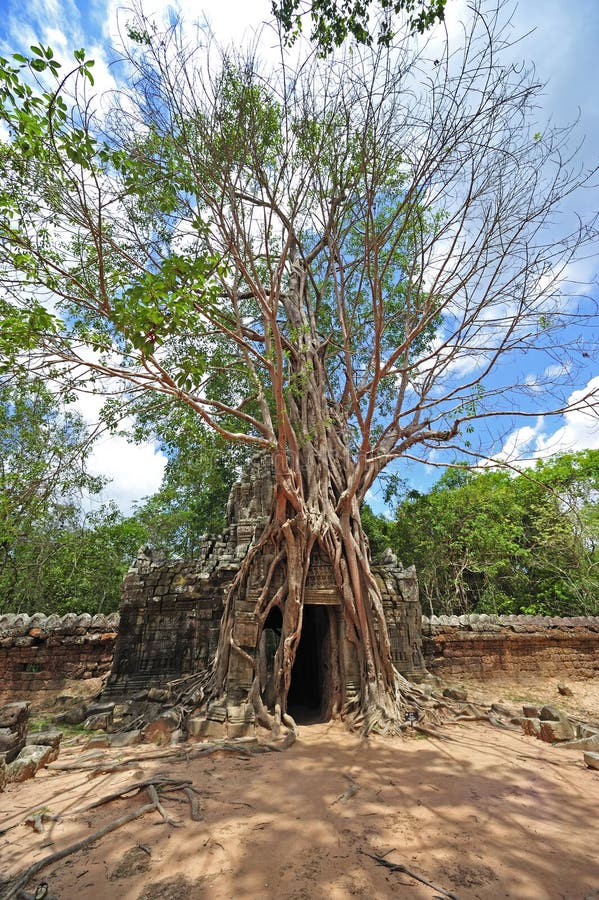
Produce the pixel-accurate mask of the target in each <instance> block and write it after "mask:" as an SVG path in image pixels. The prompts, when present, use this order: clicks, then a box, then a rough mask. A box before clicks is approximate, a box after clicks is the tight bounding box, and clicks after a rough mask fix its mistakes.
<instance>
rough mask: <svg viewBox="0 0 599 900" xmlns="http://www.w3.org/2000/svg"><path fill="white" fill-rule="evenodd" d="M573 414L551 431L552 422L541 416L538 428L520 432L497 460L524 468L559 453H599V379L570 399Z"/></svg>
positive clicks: (510, 437) (507, 442) (508, 440)
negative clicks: (594, 451) (549, 425)
mask: <svg viewBox="0 0 599 900" xmlns="http://www.w3.org/2000/svg"><path fill="white" fill-rule="evenodd" d="M568 407H570V410H569V411H568V412H566V413H565V414H564V415H563V416H560V417H559V419H558V420H557V421H558V422H560V423H561V424H559V425H558V427H555V428H554V429H553V430H548V427H547V426H548V424H549V423H550V422H552V421H555V420H552V419H547V418H544V417H543V416H539V418H538V419H537V420H536V422H535V424H534V425H524V426H521V427H520V428H516V429H515V430H514V431H512V432H511V434H510V435H508V437H507V438H506V440H505V441H504V444H503V447H502V448H501V451H500V452H499V453H498V454H496V456H495V459H498V460H501V461H502V462H509V463H511V464H513V465H517V466H520V467H523V468H526V467H527V466H531V465H533V464H534V462H535V460H537V459H548V458H549V457H551V456H555V455H556V454H559V453H575V452H577V451H579V450H599V375H598V376H595V377H594V378H591V379H590V381H589V382H588V383H587V384H586V386H585V387H583V388H580V389H579V390H576V391H573V392H572V393H571V394H570V396H569V397H568Z"/></svg>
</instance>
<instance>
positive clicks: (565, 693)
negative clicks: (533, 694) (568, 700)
mask: <svg viewBox="0 0 599 900" xmlns="http://www.w3.org/2000/svg"><path fill="white" fill-rule="evenodd" d="M557 692H558V694H561V695H562V697H573V696H574V694H573V693H572V690H571V688H569V687H568V685H567V684H558V686H557Z"/></svg>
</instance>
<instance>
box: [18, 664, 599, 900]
mask: <svg viewBox="0 0 599 900" xmlns="http://www.w3.org/2000/svg"><path fill="white" fill-rule="evenodd" d="M556 682H557V679H556V680H549V681H545V682H544V683H543V684H538V685H535V686H534V687H527V686H523V685H519V684H517V683H513V682H510V683H508V682H504V683H502V684H497V683H495V684H493V685H488V684H487V685H477V684H475V683H470V684H469V685H468V687H469V690H470V693H471V695H473V696H478V697H481V698H482V697H484V698H485V699H493V700H497V701H503V702H508V703H509V704H510V705H512V706H515V705H516V701H517V700H526V701H528V700H534V699H540V700H543V701H544V702H548V701H552V702H555V701H556V699H557V694H556V692H555V685H556ZM570 686H571V687H572V688H573V690H574V695H575V696H574V697H573V698H572V700H565V701H564V700H563V699H562V698H559V700H560V705H561V706H562V708H568V707H569V709H570V711H571V712H579V713H580V712H586V713H587V714H588V713H589V712H590V713H592V714H594V718H597V717H598V715H597V713H598V712H599V684H596V683H589V682H578V683H573V682H570ZM446 731H447V733H448V734H449V735H451V738H452V739H451V740H448V741H443V742H440V741H436V740H432V739H429V738H417V739H407V740H406V739H383V738H370V739H368V740H364V739H360V738H359V737H358V736H355V735H351V734H348V732H347V731H346V730H345V729H344V727H343V726H342V725H340V724H331V723H329V724H326V725H312V726H305V727H302V728H301V734H300V739H299V740H298V741H297V742H296V743H295V744H294V746H293V747H291V748H290V749H289V750H287V751H285V752H283V753H270V754H265V755H262V756H254V757H251V758H250V759H246V758H241V757H240V756H238V755H237V754H232V755H225V754H223V753H222V752H221V753H219V754H217V755H213V756H210V757H207V758H204V759H196V760H192V761H189V762H186V761H185V760H178V761H174V760H170V759H169V760H166V761H165V760H154V761H150V760H145V761H144V760H143V759H141V760H140V762H139V763H138V764H137V765H134V766H132V768H131V769H129V770H127V771H126V772H119V773H112V774H104V775H100V776H97V777H90V775H89V773H87V772H78V773H72V772H59V771H50V770H48V769H46V770H44V771H42V772H40V773H38V775H37V776H36V778H35V779H33V780H31V781H28V782H25V783H24V784H22V785H14V784H12V785H9V787H8V788H7V790H6V792H5V793H3V794H2V795H0V823H1V826H0V827H2V828H7V826H12V825H15V826H16V827H14V828H11V829H10V830H9V831H8V832H6V833H5V835H4V836H3V837H1V838H0V875H1V876H4V877H6V876H8V875H10V874H14V873H16V872H18V871H20V870H22V869H23V868H25V867H26V866H27V865H29V864H30V863H31V862H33V861H35V860H37V859H39V858H40V857H41V856H42V855H45V854H48V853H50V852H52V851H55V850H57V849H59V848H61V847H63V846H65V845H67V844H70V843H74V842H75V841H77V840H80V839H81V838H82V837H83V836H85V835H86V834H89V833H91V832H93V831H95V830H96V829H98V828H101V827H102V826H103V825H105V824H107V823H108V822H110V821H112V820H115V819H117V818H118V817H119V816H121V815H123V814H124V813H126V812H127V811H128V810H131V809H133V808H135V807H136V806H141V805H142V804H144V803H146V802H147V795H144V796H136V797H132V798H131V799H128V800H119V801H115V802H112V803H110V804H108V805H105V806H103V807H101V808H99V809H97V810H94V811H92V812H88V813H84V814H79V815H76V816H72V817H71V818H69V813H70V811H72V810H75V809H76V808H78V807H80V806H82V805H84V804H86V803H88V802H90V801H91V800H94V799H96V798H97V797H99V796H101V795H104V794H108V793H110V792H111V791H113V790H115V789H117V788H119V787H121V786H123V785H126V784H129V783H131V782H133V781H135V780H138V779H140V778H146V777H148V776H150V775H153V774H156V773H162V774H163V775H168V776H169V777H173V776H174V777H181V778H189V779H192V780H193V783H194V785H195V786H196V787H197V788H198V789H199V791H200V792H201V796H200V798H199V799H200V807H201V812H202V816H203V820H202V821H201V822H193V821H191V818H190V816H189V807H188V805H186V804H187V801H186V803H185V804H182V803H179V802H175V801H173V800H165V807H166V808H167V810H168V812H169V813H170V814H171V815H172V816H174V817H176V818H177V819H179V821H180V822H181V823H182V824H181V827H179V828H174V827H171V826H169V825H166V824H164V823H163V822H162V820H161V818H160V817H159V815H158V814H157V813H156V812H151V813H148V814H146V815H145V816H144V817H143V818H141V819H139V820H137V821H135V822H133V823H131V824H129V825H125V826H123V827H122V828H119V829H118V830H117V831H115V832H113V833H112V834H110V835H107V836H106V837H104V838H103V839H102V840H101V841H99V842H97V843H96V844H94V845H93V846H92V847H91V848H89V849H86V850H82V851H80V852H79V853H77V854H75V855H73V856H71V857H69V858H67V859H66V860H64V861H63V862H62V863H58V864H56V865H54V866H51V867H49V868H47V869H45V870H44V871H43V872H42V873H40V874H39V875H38V876H36V878H35V879H34V880H32V882H31V883H30V884H29V886H28V889H29V890H30V891H32V890H33V889H34V888H35V886H36V884H37V883H38V882H39V881H42V880H45V881H47V882H48V883H49V886H50V891H51V894H52V896H53V897H55V898H58V900H71V898H78V900H100V898H102V900H104V898H106V897H111V896H113V895H114V896H116V897H119V898H122V900H204V898H206V900H221V898H222V900H224V898H227V900H229V898H231V900H238V898H277V900H312V898H314V900H321V898H322V900H325V898H326V900H328V898H332V900H341V898H349V897H368V898H386V897H389V898H391V897H393V898H409V900H423V898H427V900H432V898H435V897H440V896H441V897H442V896H443V895H441V894H440V893H439V892H438V891H435V890H434V889H431V888H430V887H427V886H425V885H424V884H422V883H419V882H418V881H416V880H414V879H413V878H411V877H409V876H408V875H406V874H405V873H402V872H399V871H395V872H392V871H389V870H388V869H385V868H383V867H382V866H380V865H377V863H376V862H375V861H374V860H373V859H371V858H369V857H368V856H367V855H365V854H368V853H372V854H375V855H383V854H385V858H386V859H388V860H389V861H390V862H395V863H402V864H403V865H405V866H407V867H408V868H409V869H411V870H412V871H413V872H415V873H417V874H419V875H421V876H422V877H423V878H425V879H427V880H428V881H430V882H432V883H433V884H435V885H437V886H438V887H441V888H443V889H445V890H446V891H449V892H451V893H453V894H454V895H455V896H456V897H459V898H460V900H468V898H484V900H498V898H518V900H520V898H522V900H554V898H555V900H562V898H564V900H586V898H589V900H590V898H592V900H599V815H598V812H599V772H596V771H591V770H590V769H587V768H586V767H584V765H583V763H582V754H581V753H580V752H577V751H574V750H567V749H558V748H555V747H551V746H549V745H547V744H543V743H542V742H540V741H537V740H535V739H534V738H531V737H525V736H523V735H520V734H519V733H517V732H506V731H502V730H499V729H494V728H492V727H491V726H489V725H482V724H472V723H467V724H461V725H454V726H451V727H448V728H447V729H446ZM155 749H156V748H153V747H151V746H149V745H144V746H143V747H137V748H131V749H129V750H124V751H119V752H117V751H114V750H113V751H110V754H111V755H112V757H113V758H117V757H118V756H121V757H122V756H130V755H132V754H136V755H139V756H140V758H141V757H143V756H144V755H147V754H148V753H149V752H151V751H152V750H155ZM82 752H83V750H82V748H81V747H80V746H77V747H69V748H65V749H64V750H63V751H62V752H61V756H60V759H59V761H58V762H59V763H60V764H64V763H67V762H71V761H74V760H77V759H80V758H81V753H82ZM354 783H355V784H357V785H359V790H357V792H356V793H353V796H348V795H349V794H352V791H351V790H348V788H350V787H351V785H352V784H354ZM179 796H181V795H179ZM182 799H183V798H182ZM40 808H46V809H47V810H48V811H49V812H51V813H53V814H57V813H60V814H61V815H62V819H61V820H60V821H59V822H56V823H51V824H50V825H49V826H48V828H47V831H46V833H45V834H43V835H39V834H37V833H36V832H34V831H33V830H32V829H31V827H29V826H27V825H25V824H22V822H23V819H24V818H25V817H26V816H27V814H28V813H30V812H32V811H34V810H39V809H40Z"/></svg>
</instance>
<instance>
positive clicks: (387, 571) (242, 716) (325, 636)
mask: <svg viewBox="0 0 599 900" xmlns="http://www.w3.org/2000/svg"><path fill="white" fill-rule="evenodd" d="M272 489H273V473H272V468H271V464H270V459H269V457H267V456H260V457H257V458H255V459H254V460H253V461H252V462H251V463H250V465H249V466H248V468H247V469H246V471H245V472H244V475H243V477H242V479H241V481H239V482H238V483H237V484H235V485H234V486H233V488H232V490H231V494H230V497H229V502H228V505H227V527H226V529H225V531H224V532H223V534H222V535H219V536H208V537H206V538H205V539H204V541H203V543H202V546H201V549H200V553H199V555H198V558H197V559H195V560H192V561H182V560H166V559H165V558H164V555H163V554H161V553H160V552H157V551H152V550H150V549H148V548H142V550H140V553H139V556H138V558H137V560H136V561H135V563H134V564H133V566H132V567H131V569H130V570H129V572H128V573H127V575H126V577H125V580H124V583H123V602H122V607H121V619H120V627H119V633H118V637H117V641H116V647H115V655H114V663H113V668H112V672H111V675H110V677H109V682H108V686H107V691H108V693H112V694H130V693H132V692H134V691H137V690H140V689H142V688H146V687H147V686H149V685H150V684H160V683H164V682H165V681H168V680H171V679H175V678H178V677H181V676H183V675H186V674H190V673H193V672H197V671H201V670H205V669H207V667H208V666H209V665H210V664H211V662H212V659H213V658H214V654H215V652H216V647H217V643H218V637H219V629H220V620H221V616H222V612H223V604H224V599H225V596H226V592H227V589H228V587H229V585H230V584H231V582H232V580H233V578H234V577H235V574H236V573H237V571H238V570H239V566H240V564H241V561H242V559H243V558H244V556H245V554H246V553H247V551H248V548H249V547H250V546H251V544H252V542H253V541H255V540H256V538H257V537H258V536H259V534H260V533H261V531H262V529H263V528H264V526H265V524H266V522H267V520H268V515H269V513H270V508H271V500H272ZM266 565H267V559H264V560H262V561H261V564H259V565H258V566H256V568H255V570H253V572H252V576H251V577H252V579H253V581H252V583H251V584H250V590H249V591H248V592H247V593H246V595H245V597H244V599H243V600H239V599H238V600H236V605H235V608H234V638H235V641H236V642H237V644H239V646H240V647H242V649H243V650H245V651H247V653H248V654H249V655H250V656H253V655H254V654H255V652H256V648H257V641H258V639H259V635H258V630H259V629H258V624H257V622H256V619H255V614H254V608H255V602H254V600H255V598H256V597H257V596H258V594H259V592H260V589H261V586H262V581H263V578H264V574H265V568H266ZM373 572H374V574H375V577H376V578H377V580H378V582H379V585H380V588H381V592H382V596H383V603H384V609H385V615H386V618H387V625H388V629H389V636H390V640H391V648H392V654H393V661H394V664H395V666H396V668H397V669H398V671H399V672H400V673H401V674H402V675H405V676H406V677H407V678H416V679H417V678H420V677H421V676H422V675H424V674H425V673H426V669H425V665H424V659H423V655H422V640H421V611H420V604H419V601H418V584H417V579H416V572H415V570H414V568H413V567H411V568H409V569H403V568H402V567H401V565H400V564H399V563H398V561H397V559H396V557H395V556H394V554H393V553H392V552H391V551H390V550H387V551H386V552H385V553H384V554H383V556H382V558H381V559H380V560H379V561H378V563H377V564H376V565H374V566H373ZM341 602H342V601H341V597H340V595H339V591H338V589H337V585H336V583H335V580H334V578H333V573H332V569H331V566H330V564H329V562H328V560H325V559H323V558H322V557H321V556H320V555H319V554H318V553H314V554H313V557H312V561H311V565H310V570H309V573H308V578H307V582H306V589H305V595H304V620H303V626H302V635H301V639H300V643H299V646H298V650H297V655H296V661H295V665H294V668H293V673H292V682H291V688H290V693H289V707H290V709H291V710H292V711H293V710H294V709H296V710H302V709H306V708H308V709H312V710H313V711H314V715H315V716H317V717H320V718H321V719H322V720H326V719H328V718H329V717H330V715H331V713H332V712H333V710H332V709H331V704H330V697H331V696H332V694H333V691H332V690H331V684H330V681H331V679H333V678H338V677H339V673H335V672H333V667H332V666H331V665H330V659H331V656H332V646H331V642H332V641H333V640H336V639H337V638H336V636H337V635H338V634H339V633H341V634H343V629H342V628H341V629H340V628H339V624H340V622H341ZM274 613H275V614H274V615H272V618H271V617H270V616H269V619H268V620H267V622H266V625H265V629H264V635H263V639H264V640H266V642H267V650H268V648H269V646H271V645H272V648H273V651H272V655H274V647H276V641H277V631H278V629H279V628H280V624H281V623H280V621H278V616H280V614H279V612H278V610H274ZM342 650H343V652H342V654H341V655H342V659H343V666H342V673H341V677H342V679H343V685H341V688H342V692H343V694H344V695H345V696H350V695H351V694H352V693H354V692H356V691H357V690H358V688H359V671H358V666H357V661H356V659H355V658H354V654H353V648H352V647H351V645H350V643H349V642H348V641H345V642H344V646H343V647H342ZM267 655H268V654H267ZM271 661H272V659H271ZM252 676H253V671H252V668H251V665H250V664H249V663H248V662H247V660H246V659H244V658H243V657H242V656H241V655H239V656H236V657H235V659H233V660H232V661H231V665H230V668H229V674H228V684H227V703H228V707H227V708H225V707H224V706H223V707H212V708H210V709H209V710H208V724H207V732H208V733H211V726H210V724H209V723H210V722H212V723H213V725H214V726H215V727H218V726H219V725H221V723H224V722H228V729H229V733H233V731H238V730H239V729H237V728H236V726H239V727H241V726H242V725H243V724H244V723H246V722H248V720H252V718H253V713H252V711H251V707H249V705H248V704H247V702H246V701H247V697H248V691H249V688H250V685H251V680H252ZM221 727H222V726H221ZM213 730H214V728H212V731H213Z"/></svg>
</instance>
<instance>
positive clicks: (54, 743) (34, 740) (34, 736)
mask: <svg viewBox="0 0 599 900" xmlns="http://www.w3.org/2000/svg"><path fill="white" fill-rule="evenodd" d="M62 738H63V734H62V731H59V730H58V728H46V729H45V730H44V731H33V732H30V733H29V734H28V735H27V738H26V741H25V743H26V745H28V746H29V745H31V744H37V745H38V746H40V745H41V746H44V747H52V748H53V749H54V750H58V748H59V746H60V742H61V741H62Z"/></svg>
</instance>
